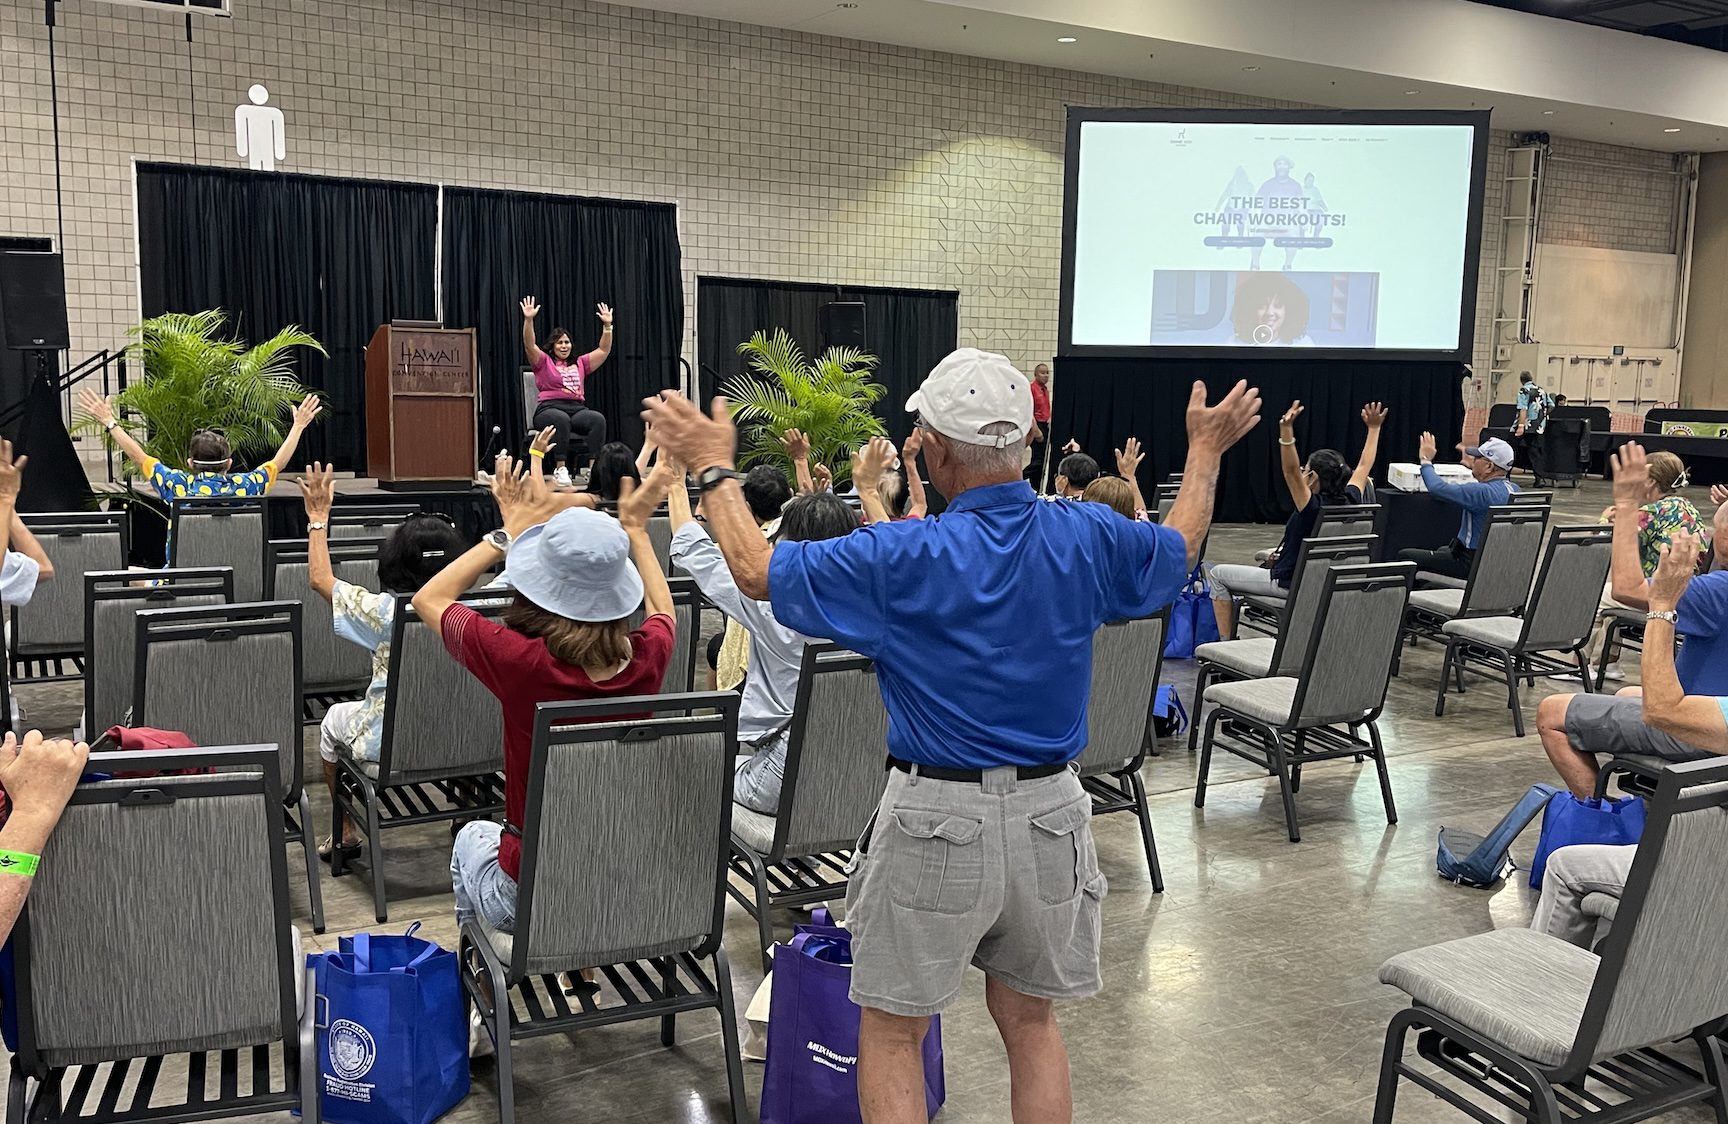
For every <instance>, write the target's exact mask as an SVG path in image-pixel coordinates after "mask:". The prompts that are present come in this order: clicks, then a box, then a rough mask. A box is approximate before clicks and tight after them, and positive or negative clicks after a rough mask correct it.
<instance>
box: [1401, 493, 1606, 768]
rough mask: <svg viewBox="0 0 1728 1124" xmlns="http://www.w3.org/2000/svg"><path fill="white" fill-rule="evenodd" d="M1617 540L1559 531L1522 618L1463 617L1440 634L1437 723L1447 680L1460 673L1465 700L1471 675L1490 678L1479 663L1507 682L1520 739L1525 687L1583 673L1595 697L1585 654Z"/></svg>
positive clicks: (1599, 531) (1601, 531)
mask: <svg viewBox="0 0 1728 1124" xmlns="http://www.w3.org/2000/svg"><path fill="white" fill-rule="evenodd" d="M1612 533H1613V532H1612V531H1611V530H1610V529H1608V528H1605V527H1599V526H1595V525H1591V526H1587V527H1556V528H1554V533H1553V535H1552V536H1551V537H1550V538H1549V540H1548V550H1547V552H1546V554H1545V555H1544V556H1543V559H1542V569H1541V570H1540V571H1539V573H1538V574H1537V577H1536V589H1535V591H1534V592H1532V593H1531V594H1530V605H1529V607H1528V608H1527V609H1525V611H1524V614H1523V616H1510V615H1508V616H1496V617H1475V616H1472V617H1463V618H1460V619H1458V620H1451V621H1447V622H1446V623H1445V624H1444V625H1442V626H1441V631H1442V632H1443V633H1445V635H1446V658H1445V659H1444V660H1443V661H1442V662H1441V664H1440V693H1439V695H1438V696H1437V697H1436V698H1435V700H1434V717H1436V718H1440V717H1443V716H1444V715H1445V713H1446V691H1447V689H1448V687H1449V686H1450V685H1451V684H1450V683H1449V682H1448V680H1450V679H1453V678H1454V673H1455V677H1456V680H1457V688H1458V692H1459V693H1460V694H1462V693H1463V691H1464V676H1465V674H1466V673H1468V674H1471V675H1484V676H1486V675H1489V674H1490V673H1489V672H1485V671H1479V670H1477V669H1476V668H1474V667H1472V666H1471V663H1472V661H1475V662H1480V663H1486V664H1488V665H1489V666H1490V667H1492V668H1494V669H1496V670H1495V671H1494V673H1493V676H1494V677H1496V678H1503V679H1504V680H1505V681H1506V705H1507V706H1508V707H1509V708H1511V711H1512V729H1513V730H1514V731H1515V732H1516V733H1517V735H1518V736H1519V737H1523V736H1524V707H1523V704H1522V702H1521V700H1520V699H1519V697H1518V684H1519V681H1520V680H1523V679H1530V678H1533V677H1535V676H1537V675H1549V674H1554V673H1558V672H1565V671H1568V670H1571V669H1574V668H1578V667H1583V668H1584V669H1585V674H1584V676H1583V680H1584V690H1586V691H1594V690H1595V689H1596V688H1595V683H1594V681H1593V677H1592V676H1591V675H1590V673H1589V665H1590V657H1589V656H1588V655H1587V654H1586V652H1585V649H1586V648H1587V647H1589V644H1590V634H1591V633H1592V632H1593V631H1595V628H1596V604H1597V602H1598V600H1599V599H1600V598H1601V595H1602V583H1603V582H1604V581H1606V580H1607V579H1608V561H1609V557H1608V556H1609V549H1610V543H1611V542H1612ZM1549 652H1569V653H1571V655H1572V656H1573V658H1574V660H1575V662H1573V663H1563V662H1561V661H1560V660H1557V659H1555V658H1554V657H1553V656H1551V655H1547V654H1546V653H1549Z"/></svg>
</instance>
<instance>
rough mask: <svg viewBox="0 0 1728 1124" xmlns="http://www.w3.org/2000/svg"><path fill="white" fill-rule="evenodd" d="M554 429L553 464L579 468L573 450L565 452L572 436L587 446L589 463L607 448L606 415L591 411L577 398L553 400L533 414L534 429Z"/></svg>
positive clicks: (545, 402) (546, 402) (540, 406)
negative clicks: (564, 464)
mask: <svg viewBox="0 0 1728 1124" xmlns="http://www.w3.org/2000/svg"><path fill="white" fill-rule="evenodd" d="M547 426H551V427H552V429H553V434H552V452H551V457H552V459H553V461H554V462H557V461H568V462H569V464H570V467H571V468H572V469H575V468H579V467H580V465H579V464H578V462H577V460H576V456H575V452H574V450H570V451H568V452H567V451H566V450H567V449H568V447H569V444H570V435H571V434H575V435H576V436H577V437H580V438H581V439H582V440H583V442H584V443H585V444H586V445H587V446H588V456H587V458H586V459H587V460H593V459H594V454H595V453H598V452H599V451H600V446H602V445H604V444H606V415H605V414H602V413H601V412H600V411H598V410H590V409H589V408H588V405H587V403H585V402H578V401H576V400H575V399H574V398H553V399H548V400H547V401H544V402H541V403H540V405H539V407H538V408H537V409H535V411H534V428H536V429H544V428H545V427H547Z"/></svg>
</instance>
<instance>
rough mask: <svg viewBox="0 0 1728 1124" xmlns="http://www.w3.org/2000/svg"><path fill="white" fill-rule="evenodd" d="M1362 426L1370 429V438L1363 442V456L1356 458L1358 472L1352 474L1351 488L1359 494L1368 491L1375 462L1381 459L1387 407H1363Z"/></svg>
mask: <svg viewBox="0 0 1728 1124" xmlns="http://www.w3.org/2000/svg"><path fill="white" fill-rule="evenodd" d="M1362 424H1363V425H1365V426H1367V427H1368V437H1367V439H1366V440H1364V441H1363V442H1362V455H1361V456H1359V457H1357V458H1356V471H1355V472H1352V473H1351V474H1350V486H1351V487H1353V488H1355V489H1356V491H1357V492H1365V491H1366V490H1367V488H1368V479H1369V477H1371V476H1373V475H1374V462H1375V461H1376V460H1378V459H1379V458H1380V427H1381V426H1383V425H1385V424H1386V407H1385V406H1383V405H1381V404H1380V403H1378V402H1370V403H1368V404H1367V405H1366V406H1364V407H1362Z"/></svg>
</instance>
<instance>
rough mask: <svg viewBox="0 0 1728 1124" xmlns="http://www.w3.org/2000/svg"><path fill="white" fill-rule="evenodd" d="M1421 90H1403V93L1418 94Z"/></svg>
mask: <svg viewBox="0 0 1728 1124" xmlns="http://www.w3.org/2000/svg"><path fill="white" fill-rule="evenodd" d="M1421 92H1422V91H1421V90H1405V91H1404V93H1405V94H1406V95H1408V94H1419V93H1421Z"/></svg>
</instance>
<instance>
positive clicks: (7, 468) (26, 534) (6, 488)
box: [0, 439, 54, 628]
mask: <svg viewBox="0 0 1728 1124" xmlns="http://www.w3.org/2000/svg"><path fill="white" fill-rule="evenodd" d="M29 460H30V458H29V457H17V458H14V457H13V456H12V442H10V441H6V440H3V439H0V556H3V560H0V605H28V604H30V599H31V598H32V597H34V596H35V595H36V586H37V584H38V583H39V582H45V581H49V580H50V579H52V578H53V577H54V563H53V562H51V561H49V559H48V552H47V551H45V550H43V549H42V544H41V543H39V542H37V541H36V536H35V535H33V534H31V533H30V528H28V527H26V526H25V525H24V520H22V519H20V518H19V517H18V491H19V489H20V488H22V487H23V486H24V465H25V463H26V462H28V461H29ZM7 627H8V628H10V627H11V622H10V621H8V622H7Z"/></svg>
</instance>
